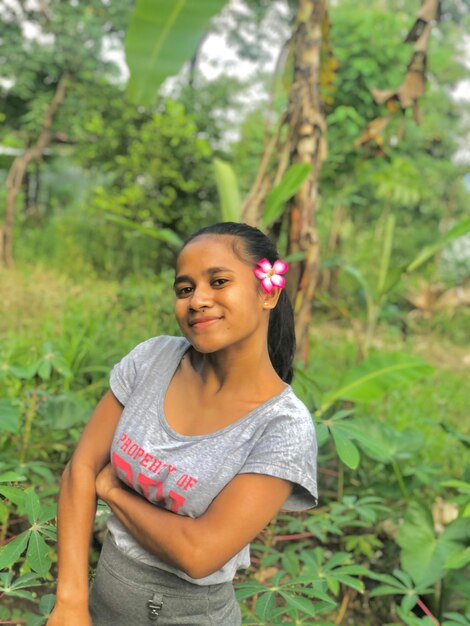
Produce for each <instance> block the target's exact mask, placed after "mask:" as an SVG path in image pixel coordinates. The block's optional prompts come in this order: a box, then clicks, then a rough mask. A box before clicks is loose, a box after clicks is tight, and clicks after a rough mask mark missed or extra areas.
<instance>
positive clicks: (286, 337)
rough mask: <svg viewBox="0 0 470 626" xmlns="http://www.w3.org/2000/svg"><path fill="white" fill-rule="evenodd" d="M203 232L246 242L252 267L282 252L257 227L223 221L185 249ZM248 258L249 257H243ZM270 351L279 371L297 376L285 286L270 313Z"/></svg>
mask: <svg viewBox="0 0 470 626" xmlns="http://www.w3.org/2000/svg"><path fill="white" fill-rule="evenodd" d="M202 235H230V236H232V237H238V238H239V239H241V240H242V241H243V244H244V246H245V250H244V251H245V253H246V254H247V255H248V256H249V257H250V258H251V260H252V261H253V266H255V264H256V262H257V261H259V260H261V259H268V261H269V262H270V263H274V261H276V260H277V259H279V253H278V251H277V249H276V246H275V245H274V243H273V242H272V241H271V240H270V239H269V237H267V236H266V235H265V234H264V233H262V232H261V231H260V230H258V228H254V227H253V226H249V225H248V224H239V223H238V222H220V223H218V224H213V225H212V226H205V227H204V228H201V229H200V230H198V231H196V232H195V233H193V234H192V235H191V236H190V237H188V239H186V241H185V242H184V244H183V248H184V247H185V246H186V245H187V244H188V243H189V242H190V241H193V240H194V239H196V237H200V236H202ZM234 252H235V254H236V255H237V256H238V257H240V250H239V248H238V247H237V246H236V245H234ZM243 260H246V259H243ZM268 352H269V357H270V359H271V363H272V364H273V367H274V369H275V370H276V372H277V374H278V375H279V376H280V378H282V380H283V381H284V382H286V383H290V382H291V381H292V377H293V375H294V368H293V360H294V355H295V327H294V312H293V310H292V304H291V301H290V299H289V296H288V295H287V292H286V290H285V289H282V291H281V295H280V297H279V300H278V302H277V304H276V306H275V308H274V309H273V310H272V311H271V313H270V316H269V327H268Z"/></svg>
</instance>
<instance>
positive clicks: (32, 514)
mask: <svg viewBox="0 0 470 626" xmlns="http://www.w3.org/2000/svg"><path fill="white" fill-rule="evenodd" d="M24 506H25V509H26V514H27V516H28V519H29V521H30V523H31V524H36V522H37V521H38V518H39V513H40V511H41V503H40V502H39V498H38V496H37V494H36V492H35V491H34V489H33V488H32V487H30V488H29V489H27V490H26V491H25V501H24Z"/></svg>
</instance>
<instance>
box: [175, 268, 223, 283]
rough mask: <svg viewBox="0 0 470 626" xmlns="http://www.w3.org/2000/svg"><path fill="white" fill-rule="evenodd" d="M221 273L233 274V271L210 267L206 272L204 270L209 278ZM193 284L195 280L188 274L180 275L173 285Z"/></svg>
mask: <svg viewBox="0 0 470 626" xmlns="http://www.w3.org/2000/svg"><path fill="white" fill-rule="evenodd" d="M219 272H230V273H233V270H231V269H230V268H228V267H208V268H207V269H206V270H204V274H207V276H211V275H212V274H218V273H219ZM191 282H193V279H192V278H191V276H188V275H187V274H180V275H179V276H177V277H176V278H175V282H174V283H173V285H177V284H178V283H191Z"/></svg>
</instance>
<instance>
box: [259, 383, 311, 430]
mask: <svg viewBox="0 0 470 626" xmlns="http://www.w3.org/2000/svg"><path fill="white" fill-rule="evenodd" d="M265 417H268V419H267V420H265V424H266V425H268V424H269V425H270V427H271V428H272V427H274V428H277V429H281V430H283V429H285V430H286V431H289V430H291V429H295V430H296V431H297V432H299V431H304V432H305V431H313V430H314V426H313V419H312V414H311V413H310V411H309V410H308V408H307V406H306V405H305V404H304V403H303V402H302V400H300V398H298V397H297V395H296V394H295V392H294V390H293V389H292V387H291V386H290V385H287V386H286V388H285V389H284V391H282V392H281V393H280V394H279V395H278V396H277V397H276V398H274V399H273V401H272V402H269V403H267V406H266V407H265Z"/></svg>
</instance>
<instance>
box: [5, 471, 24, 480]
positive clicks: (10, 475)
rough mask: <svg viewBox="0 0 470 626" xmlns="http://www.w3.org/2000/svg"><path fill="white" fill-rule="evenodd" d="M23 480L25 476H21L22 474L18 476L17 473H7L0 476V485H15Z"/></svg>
mask: <svg viewBox="0 0 470 626" xmlns="http://www.w3.org/2000/svg"><path fill="white" fill-rule="evenodd" d="M24 480H26V476H23V474H19V473H18V472H13V471H9V472H5V473H4V474H0V483H16V482H22V481H24Z"/></svg>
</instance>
